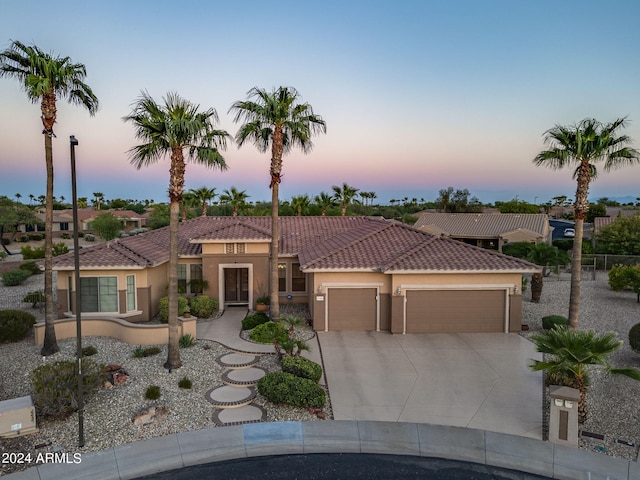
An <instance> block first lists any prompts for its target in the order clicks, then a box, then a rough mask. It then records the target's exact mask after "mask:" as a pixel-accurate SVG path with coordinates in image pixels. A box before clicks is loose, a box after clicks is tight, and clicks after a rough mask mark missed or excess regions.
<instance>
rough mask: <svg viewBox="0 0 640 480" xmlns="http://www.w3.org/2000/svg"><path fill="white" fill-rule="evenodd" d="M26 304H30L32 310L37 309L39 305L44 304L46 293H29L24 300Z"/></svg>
mask: <svg viewBox="0 0 640 480" xmlns="http://www.w3.org/2000/svg"><path fill="white" fill-rule="evenodd" d="M22 301H23V302H24V303H30V304H31V308H37V307H38V304H39V303H44V301H45V296H44V293H42V292H40V291H35V292H29V293H27V294H26V295H25V296H24V298H23V299H22Z"/></svg>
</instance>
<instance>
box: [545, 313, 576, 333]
mask: <svg viewBox="0 0 640 480" xmlns="http://www.w3.org/2000/svg"><path fill="white" fill-rule="evenodd" d="M556 325H560V326H562V327H566V326H568V325H569V320H567V317H563V316H562V315H548V316H546V317H542V328H544V329H545V330H551V329H552V328H553V327H555V326H556Z"/></svg>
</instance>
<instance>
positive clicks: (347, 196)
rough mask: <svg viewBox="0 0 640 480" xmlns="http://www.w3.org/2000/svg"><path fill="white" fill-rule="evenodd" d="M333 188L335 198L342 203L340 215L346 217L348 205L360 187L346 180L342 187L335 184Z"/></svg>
mask: <svg viewBox="0 0 640 480" xmlns="http://www.w3.org/2000/svg"><path fill="white" fill-rule="evenodd" d="M331 188H332V189H333V198H334V199H335V200H336V202H338V203H339V204H340V215H342V216H343V217H344V216H345V215H346V214H347V206H348V205H349V204H350V203H351V201H352V200H353V198H354V197H355V196H356V194H357V193H358V189H357V188H355V187H352V186H350V185H348V184H347V183H346V182H344V183H343V184H342V187H339V186H337V185H334V186H332V187H331Z"/></svg>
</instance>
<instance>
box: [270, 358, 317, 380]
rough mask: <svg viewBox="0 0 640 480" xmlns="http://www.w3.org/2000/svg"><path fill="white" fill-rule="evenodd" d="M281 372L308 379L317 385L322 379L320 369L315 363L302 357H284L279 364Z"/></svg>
mask: <svg viewBox="0 0 640 480" xmlns="http://www.w3.org/2000/svg"><path fill="white" fill-rule="evenodd" d="M280 366H281V367H282V371H283V372H287V373H291V374H293V375H295V376H296V377H301V378H308V379H309V380H313V381H314V382H316V383H318V382H319V381H320V378H321V377H322V367H321V366H320V365H319V364H317V363H316V362H314V361H312V360H309V359H308V358H304V357H284V358H283V359H282V362H281V363H280Z"/></svg>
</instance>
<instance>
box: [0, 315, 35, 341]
mask: <svg viewBox="0 0 640 480" xmlns="http://www.w3.org/2000/svg"><path fill="white" fill-rule="evenodd" d="M34 323H36V317H34V316H33V315H31V314H30V313H29V312H24V311H22V310H0V342H19V341H20V340H22V339H23V338H24V337H25V336H26V335H27V333H29V331H30V330H31V328H32V327H33V324H34Z"/></svg>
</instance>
